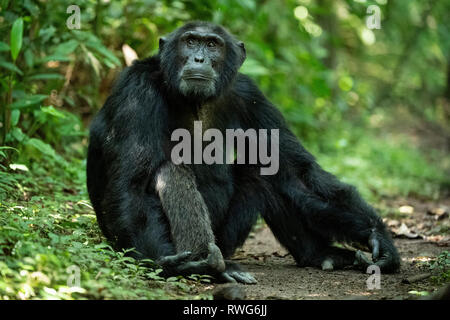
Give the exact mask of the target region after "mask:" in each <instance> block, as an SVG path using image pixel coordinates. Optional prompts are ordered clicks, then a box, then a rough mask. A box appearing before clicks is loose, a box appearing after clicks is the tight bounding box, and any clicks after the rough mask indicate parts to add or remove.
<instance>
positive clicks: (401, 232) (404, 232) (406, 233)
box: [392, 223, 422, 239]
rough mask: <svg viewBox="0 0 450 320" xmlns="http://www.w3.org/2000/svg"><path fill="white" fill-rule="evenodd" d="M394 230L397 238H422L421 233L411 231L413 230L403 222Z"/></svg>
mask: <svg viewBox="0 0 450 320" xmlns="http://www.w3.org/2000/svg"><path fill="white" fill-rule="evenodd" d="M392 231H393V232H394V234H395V237H396V238H408V239H421V238H422V236H421V235H419V234H417V233H414V232H411V230H409V228H408V227H407V226H406V224H404V223H402V225H401V226H400V227H399V228H397V229H393V230H392Z"/></svg>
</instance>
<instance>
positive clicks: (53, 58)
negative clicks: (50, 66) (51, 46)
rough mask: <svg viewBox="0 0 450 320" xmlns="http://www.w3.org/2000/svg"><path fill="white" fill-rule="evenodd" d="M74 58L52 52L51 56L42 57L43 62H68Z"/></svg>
mask: <svg viewBox="0 0 450 320" xmlns="http://www.w3.org/2000/svg"><path fill="white" fill-rule="evenodd" d="M71 60H72V59H71V58H70V57H68V56H64V55H61V54H52V55H49V56H46V57H44V58H42V59H41V62H48V61H63V62H67V61H71Z"/></svg>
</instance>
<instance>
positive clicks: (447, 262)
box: [430, 251, 450, 284]
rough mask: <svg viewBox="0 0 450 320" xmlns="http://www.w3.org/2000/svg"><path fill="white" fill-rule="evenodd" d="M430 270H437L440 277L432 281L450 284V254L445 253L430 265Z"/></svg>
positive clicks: (435, 277) (437, 276) (434, 277)
mask: <svg viewBox="0 0 450 320" xmlns="http://www.w3.org/2000/svg"><path fill="white" fill-rule="evenodd" d="M430 270H436V271H437V272H439V274H438V275H436V276H433V277H432V278H431V279H432V280H433V281H435V282H436V283H438V284H442V283H446V282H450V252H448V251H443V252H442V253H441V254H440V255H439V256H438V257H437V259H436V260H435V261H432V262H431V263H430Z"/></svg>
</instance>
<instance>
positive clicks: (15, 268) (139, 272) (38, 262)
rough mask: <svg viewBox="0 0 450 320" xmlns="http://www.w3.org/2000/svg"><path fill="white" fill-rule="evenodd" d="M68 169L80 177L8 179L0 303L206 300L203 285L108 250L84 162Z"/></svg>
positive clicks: (0, 209)
mask: <svg viewBox="0 0 450 320" xmlns="http://www.w3.org/2000/svg"><path fill="white" fill-rule="evenodd" d="M66 169H67V168H66ZM71 170H72V172H75V173H79V175H76V176H78V178H79V179H77V177H75V178H74V180H73V181H68V180H67V178H68V177H67V171H66V174H65V175H62V176H59V178H58V175H57V174H55V173H53V174H52V175H46V174H45V173H47V174H49V173H48V172H45V169H43V168H41V167H37V166H34V167H33V168H32V169H31V170H30V171H28V172H22V173H19V174H10V178H11V179H10V180H11V181H12V183H11V184H10V185H9V187H11V186H13V185H14V186H15V188H16V190H15V191H13V192H11V190H9V191H10V193H9V195H10V196H9V197H7V198H6V199H3V200H2V201H1V202H0V274H1V278H0V299H186V298H189V299H208V298H210V296H209V295H207V294H200V295H199V294H197V293H196V291H195V288H196V284H198V283H199V282H200V281H202V282H204V281H208V279H204V278H203V277H200V276H192V277H191V278H188V279H186V278H182V277H179V278H169V279H167V280H164V279H162V278H161V277H159V276H158V274H159V272H160V271H161V270H158V269H152V268H149V267H145V266H144V265H142V263H144V262H145V261H143V262H142V263H138V262H137V261H136V260H134V259H132V258H130V257H128V256H126V255H125V252H115V251H113V250H112V249H111V247H110V246H109V245H108V244H107V243H106V242H105V239H104V238H102V236H101V232H100V230H99V228H98V227H97V223H96V217H95V214H94V212H93V210H92V208H91V205H90V203H89V201H88V200H87V199H88V196H87V194H86V191H85V187H84V179H83V176H84V174H83V172H84V165H83V163H82V162H80V161H74V162H73V163H72V164H71ZM33 171H34V172H36V171H38V172H40V173H41V175H37V176H36V178H34V177H35V176H34V175H32V174H31V172H33ZM3 181H4V180H3ZM14 199H15V200H14Z"/></svg>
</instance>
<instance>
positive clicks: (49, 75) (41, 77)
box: [28, 73, 64, 80]
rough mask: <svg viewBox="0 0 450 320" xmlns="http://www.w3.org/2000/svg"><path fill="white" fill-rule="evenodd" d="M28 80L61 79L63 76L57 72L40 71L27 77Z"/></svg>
mask: <svg viewBox="0 0 450 320" xmlns="http://www.w3.org/2000/svg"><path fill="white" fill-rule="evenodd" d="M28 79H29V80H62V79H64V76H63V75H61V74H59V73H41V74H35V75H32V76H30V77H29V78H28Z"/></svg>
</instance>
